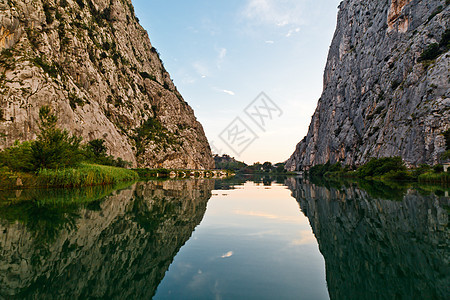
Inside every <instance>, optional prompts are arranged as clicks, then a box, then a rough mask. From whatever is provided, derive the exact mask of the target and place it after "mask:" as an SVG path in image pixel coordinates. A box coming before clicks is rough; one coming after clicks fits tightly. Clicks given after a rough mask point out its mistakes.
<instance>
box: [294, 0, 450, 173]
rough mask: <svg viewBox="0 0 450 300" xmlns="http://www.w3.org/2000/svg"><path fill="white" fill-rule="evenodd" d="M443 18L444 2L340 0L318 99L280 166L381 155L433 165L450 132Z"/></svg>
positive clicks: (449, 9) (447, 13) (447, 9)
mask: <svg viewBox="0 0 450 300" xmlns="http://www.w3.org/2000/svg"><path fill="white" fill-rule="evenodd" d="M449 17H450V6H449V5H448V1H445V0H441V1H440V0H430V1H411V0H386V1H360V0H344V1H343V2H342V3H341V4H340V6H339V14H338V23H337V29H336V32H335V35H334V37H333V41H332V44H331V47H330V50H329V55H328V61H327V64H326V67H325V74H324V91H323V94H322V96H321V98H320V99H319V102H318V105H317V108H316V111H315V113H314V115H313V117H312V121H311V124H310V126H309V131H308V134H307V136H306V137H305V138H304V139H303V140H302V141H301V142H300V143H299V144H298V145H297V148H296V150H295V152H294V154H293V155H292V156H291V158H290V159H289V160H288V162H287V169H289V170H300V169H305V168H306V169H307V168H309V167H310V166H313V165H316V164H320V163H326V162H327V161H331V162H338V161H340V162H342V163H345V164H352V165H353V164H354V165H359V164H361V163H364V162H366V161H367V160H368V159H369V158H370V157H385V156H401V157H402V158H403V159H404V160H405V161H406V162H407V163H408V164H410V165H417V164H420V163H429V164H433V163H436V162H437V161H438V160H439V155H440V153H442V152H443V151H444V150H445V149H444V147H445V142H444V137H443V136H442V135H441V133H442V132H443V131H445V130H446V129H448V128H450V113H449V111H450V99H449V95H450V84H449V62H450V54H449V53H448V50H449V48H450V47H449V32H448V31H447V33H445V31H446V29H448V25H449V20H450V18H449Z"/></svg>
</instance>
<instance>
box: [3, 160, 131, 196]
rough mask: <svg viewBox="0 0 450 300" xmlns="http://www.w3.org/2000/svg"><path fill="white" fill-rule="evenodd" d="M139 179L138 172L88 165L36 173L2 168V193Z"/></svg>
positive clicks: (83, 164)
mask: <svg viewBox="0 0 450 300" xmlns="http://www.w3.org/2000/svg"><path fill="white" fill-rule="evenodd" d="M138 179H139V175H138V173H137V172H135V171H133V170H129V169H124V168H118V167H111V166H103V165H95V164H87V163H81V164H80V166H78V167H73V168H61V169H41V170H39V171H37V172H35V173H25V172H17V171H12V170H10V169H9V168H8V167H2V168H0V190H8V189H24V188H25V189H27V188H57V187H60V188H61V187H64V188H68V187H70V188H72V187H84V186H97V185H113V184H117V183H120V182H129V181H136V180H138Z"/></svg>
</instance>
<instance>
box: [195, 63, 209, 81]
mask: <svg viewBox="0 0 450 300" xmlns="http://www.w3.org/2000/svg"><path fill="white" fill-rule="evenodd" d="M192 67H193V68H194V70H195V71H196V72H197V73H198V74H199V75H200V76H201V77H202V78H205V77H208V76H209V75H210V73H209V69H208V67H207V66H206V64H204V63H203V62H200V61H196V62H194V63H193V64H192Z"/></svg>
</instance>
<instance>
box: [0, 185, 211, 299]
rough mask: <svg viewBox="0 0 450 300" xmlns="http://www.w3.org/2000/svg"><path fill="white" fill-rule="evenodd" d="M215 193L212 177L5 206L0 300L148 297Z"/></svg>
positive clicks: (0, 246)
mask: <svg viewBox="0 0 450 300" xmlns="http://www.w3.org/2000/svg"><path fill="white" fill-rule="evenodd" d="M213 188H214V181H212V180H192V181H167V182H159V183H158V182H148V183H138V184H136V185H134V186H132V187H130V188H128V189H125V190H122V191H119V192H115V193H114V194H113V195H110V196H107V197H106V198H104V199H103V200H101V201H99V202H96V203H91V204H88V205H84V207H83V206H82V207H78V206H77V205H76V203H77V202H76V201H75V203H71V202H70V201H63V200H61V199H59V200H58V201H43V200H41V202H42V203H41V204H37V202H35V201H29V200H26V201H25V202H24V204H23V206H21V205H20V204H17V203H16V204H12V205H11V206H7V207H5V206H2V214H1V216H0V229H1V232H2V235H1V236H0V270H1V272H0V286H1V289H0V298H2V299H36V298H40V299H69V298H70V299H86V298H89V299H92V298H96V299H97V298H100V299H151V298H152V297H153V295H154V294H155V291H156V288H157V287H158V285H159V283H160V282H161V280H162V279H163V277H164V275H165V272H166V271H167V269H168V268H169V265H170V264H171V263H172V261H173V259H174V257H175V255H176V254H177V253H178V251H179V249H180V248H181V247H182V246H183V245H184V244H185V243H186V241H187V240H188V239H189V238H190V237H191V234H192V232H193V230H194V228H195V227H196V226H197V225H198V224H199V223H200V221H201V220H202V218H203V215H204V213H205V211H206V205H207V202H208V200H209V198H210V197H211V190H212V189H213ZM25 192H29V191H24V193H25ZM70 192H75V193H76V192H77V191H69V192H67V191H66V192H65V194H66V195H67V194H68V193H69V194H70ZM48 193H49V192H48V191H47V194H48ZM61 194H62V195H64V194H63V193H61ZM45 195H46V193H42V195H41V199H42V198H43V197H45ZM59 196H61V195H59ZM20 197H21V198H26V196H24V195H21V196H20ZM18 198H19V196H18ZM10 199H14V197H11V198H10ZM55 203H57V204H55ZM17 211H19V212H20V213H19V214H17V213H16V212H17ZM18 216H19V217H18ZM17 217H18V220H17Z"/></svg>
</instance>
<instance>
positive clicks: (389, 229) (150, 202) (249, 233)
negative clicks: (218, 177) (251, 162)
mask: <svg viewBox="0 0 450 300" xmlns="http://www.w3.org/2000/svg"><path fill="white" fill-rule="evenodd" d="M446 193H448V190H447V191H445V190H440V189H438V190H435V189H413V188H410V187H397V186H383V185H374V184H368V183H364V184H341V183H333V184H328V183H323V182H322V183H321V182H318V183H317V182H316V183H311V182H309V181H307V180H302V179H298V178H297V179H296V178H282V177H278V178H270V177H264V178H255V177H245V178H240V177H236V178H233V179H231V180H225V181H223V180H222V181H214V180H184V181H178V180H176V181H165V182H141V183H137V184H134V185H131V186H122V187H116V188H105V187H100V188H88V189H77V190H24V191H9V192H1V193H0V298H3V299H38V298H39V299H96V298H101V299H151V298H154V299H274V298H275V299H277V298H278V299H330V298H331V299H397V298H398V299H446V298H447V296H448V295H449V294H450V290H449V286H450V284H449V283H450V279H449V276H450V268H449V258H450V257H449V253H450V251H449V230H448V213H449V208H450V199H449V197H448V194H446Z"/></svg>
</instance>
